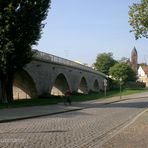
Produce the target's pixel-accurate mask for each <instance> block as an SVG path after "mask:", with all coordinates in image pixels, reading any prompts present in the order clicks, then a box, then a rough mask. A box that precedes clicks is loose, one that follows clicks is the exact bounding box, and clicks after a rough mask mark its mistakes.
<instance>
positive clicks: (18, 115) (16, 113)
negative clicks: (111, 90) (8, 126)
mask: <svg viewBox="0 0 148 148" xmlns="http://www.w3.org/2000/svg"><path fill="white" fill-rule="evenodd" d="M142 97H148V92H145V93H139V94H133V95H128V96H122V98H121V99H120V97H119V96H118V97H112V98H107V99H98V100H92V101H85V102H73V103H72V105H71V106H65V105H64V104H63V103H59V104H56V105H46V106H33V107H21V108H9V109H0V122H8V121H15V120H22V119H27V118H34V117H40V116H46V115H53V114H59V113H63V112H69V111H75V110H80V109H84V108H89V107H91V106H93V105H95V106H98V107H99V106H102V105H105V104H108V103H113V102H117V101H122V100H126V99H135V98H142Z"/></svg>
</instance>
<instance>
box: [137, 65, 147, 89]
mask: <svg viewBox="0 0 148 148" xmlns="http://www.w3.org/2000/svg"><path fill="white" fill-rule="evenodd" d="M138 81H140V82H144V83H145V84H146V87H148V66H145V65H144V66H140V67H139V68H138Z"/></svg>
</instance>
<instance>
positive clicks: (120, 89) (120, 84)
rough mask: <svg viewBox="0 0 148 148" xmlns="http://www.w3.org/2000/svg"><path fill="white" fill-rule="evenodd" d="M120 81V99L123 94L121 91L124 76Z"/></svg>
mask: <svg viewBox="0 0 148 148" xmlns="http://www.w3.org/2000/svg"><path fill="white" fill-rule="evenodd" d="M119 82H120V99H121V98H122V94H121V91H122V78H120V79H119Z"/></svg>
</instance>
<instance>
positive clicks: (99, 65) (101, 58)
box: [94, 52, 116, 75]
mask: <svg viewBox="0 0 148 148" xmlns="http://www.w3.org/2000/svg"><path fill="white" fill-rule="evenodd" d="M115 63H116V61H115V60H114V59H113V54H112V53H110V52H109V53H101V54H98V56H97V59H96V63H94V66H95V68H96V69H97V70H98V71H100V72H102V73H105V74H106V75H108V74H109V69H110V67H112V66H113V65H114V64H115Z"/></svg>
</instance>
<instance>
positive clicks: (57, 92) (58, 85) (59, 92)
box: [51, 74, 70, 96]
mask: <svg viewBox="0 0 148 148" xmlns="http://www.w3.org/2000/svg"><path fill="white" fill-rule="evenodd" d="M67 90H70V88H69V85H68V81H67V79H66V77H65V76H64V75H63V74H59V75H58V76H57V78H56V80H55V82H54V85H53V87H52V89H51V95H54V96H63V95H64V94H65V92H66V91H67Z"/></svg>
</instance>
